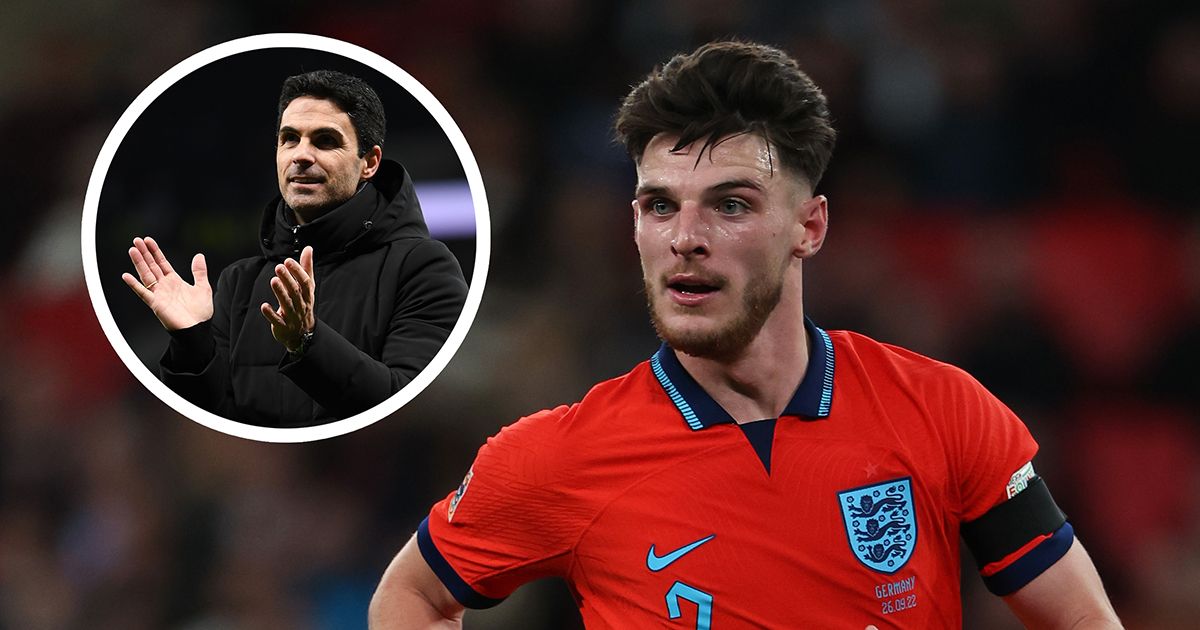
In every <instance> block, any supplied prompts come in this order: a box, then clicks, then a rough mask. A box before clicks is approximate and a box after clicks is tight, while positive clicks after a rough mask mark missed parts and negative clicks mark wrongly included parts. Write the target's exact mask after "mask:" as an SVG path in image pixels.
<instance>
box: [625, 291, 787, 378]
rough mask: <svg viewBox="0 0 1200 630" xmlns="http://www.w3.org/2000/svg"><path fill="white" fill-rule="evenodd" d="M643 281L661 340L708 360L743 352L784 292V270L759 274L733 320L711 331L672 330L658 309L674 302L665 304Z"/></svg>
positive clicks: (686, 352) (651, 317)
mask: <svg viewBox="0 0 1200 630" xmlns="http://www.w3.org/2000/svg"><path fill="white" fill-rule="evenodd" d="M643 282H644V284H645V289H646V299H647V303H648V308H649V310H650V323H651V324H653V325H654V331H655V332H656V333H658V337H659V339H662V340H663V341H665V342H666V343H667V345H669V346H671V347H672V348H674V349H676V350H678V351H680V352H683V353H684V354H689V355H691V356H694V357H700V358H705V359H717V360H730V359H734V358H736V357H737V356H738V355H740V354H741V353H742V351H743V350H745V349H746V346H748V345H750V342H751V341H753V340H754V338H755V337H756V336H758V333H759V331H760V330H762V327H763V325H764V324H766V323H767V318H768V317H770V315H771V313H772V312H774V310H775V307H776V306H777V305H778V304H779V300H780V298H781V297H782V295H783V273H782V271H781V272H780V273H779V275H778V276H776V277H775V278H771V277H769V276H768V275H766V274H763V275H757V276H754V277H752V278H751V279H750V281H749V282H748V283H747V285H746V291H745V293H744V294H743V295H742V308H741V310H740V311H739V312H738V313H737V314H736V315H735V316H734V318H733V321H730V322H727V323H725V324H724V325H718V326H717V327H716V328H714V329H712V330H705V331H683V330H672V329H671V327H670V326H668V325H667V324H666V322H665V321H664V318H663V317H662V316H661V314H660V312H659V307H660V304H661V306H662V307H663V308H671V305H670V304H663V302H665V301H666V300H664V299H663V297H662V293H661V292H659V291H655V290H654V288H653V287H652V286H651V283H650V281H649V280H648V279H645V278H643Z"/></svg>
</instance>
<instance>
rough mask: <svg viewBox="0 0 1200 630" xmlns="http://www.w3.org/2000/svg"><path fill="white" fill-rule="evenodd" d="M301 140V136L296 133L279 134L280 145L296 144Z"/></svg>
mask: <svg viewBox="0 0 1200 630" xmlns="http://www.w3.org/2000/svg"><path fill="white" fill-rule="evenodd" d="M299 140H300V138H299V136H297V135H296V134H294V133H281V134H279V146H281V147H282V146H290V145H294V144H296V143H297V142H298V141H299Z"/></svg>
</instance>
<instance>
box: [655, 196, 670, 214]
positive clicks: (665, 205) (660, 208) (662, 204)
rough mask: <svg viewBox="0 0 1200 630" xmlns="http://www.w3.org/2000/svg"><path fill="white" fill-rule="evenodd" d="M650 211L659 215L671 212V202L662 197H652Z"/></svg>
mask: <svg viewBox="0 0 1200 630" xmlns="http://www.w3.org/2000/svg"><path fill="white" fill-rule="evenodd" d="M650 212H652V213H654V214H657V215H659V216H663V215H666V214H670V213H671V203H670V202H668V201H667V200H666V199H661V198H660V199H652V200H650Z"/></svg>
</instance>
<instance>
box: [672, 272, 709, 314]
mask: <svg viewBox="0 0 1200 630" xmlns="http://www.w3.org/2000/svg"><path fill="white" fill-rule="evenodd" d="M721 284H722V281H721V280H719V279H716V278H704V277H700V276H693V275H690V274H675V275H672V276H670V277H668V278H667V282H666V287H667V294H668V295H669V296H670V297H671V301H673V302H675V303H676V304H679V305H680V306H699V305H701V304H703V303H705V302H707V301H708V300H709V299H710V298H712V296H714V295H716V294H717V292H719V291H720V290H721Z"/></svg>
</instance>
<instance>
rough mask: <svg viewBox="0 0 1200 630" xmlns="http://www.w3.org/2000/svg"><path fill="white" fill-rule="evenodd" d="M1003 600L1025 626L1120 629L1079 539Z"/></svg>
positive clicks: (1098, 576)
mask: <svg viewBox="0 0 1200 630" xmlns="http://www.w3.org/2000/svg"><path fill="white" fill-rule="evenodd" d="M1004 601H1005V603H1007V604H1008V606H1009V607H1010V608H1012V610H1013V612H1014V613H1016V615H1017V618H1019V619H1020V620H1021V623H1023V624H1025V627H1027V628H1034V629H1039V628H1071V629H1077V630H1092V629H1096V630H1100V629H1108V628H1121V621H1120V620H1119V619H1117V613H1116V611H1114V610H1113V607H1112V604H1111V603H1109V601H1108V595H1106V594H1105V592H1104V585H1103V584H1101V583H1100V575H1099V574H1098V573H1096V567H1095V565H1093V564H1092V559H1091V557H1089V556H1088V553H1087V550H1085V549H1084V548H1083V545H1081V544H1079V540H1078V539H1076V540H1075V541H1074V543H1072V544H1071V548H1070V550H1068V551H1067V553H1066V555H1064V556H1063V557H1062V558H1061V559H1059V561H1058V562H1056V563H1054V564H1053V565H1052V566H1051V567H1050V568H1048V569H1046V571H1045V572H1043V573H1042V574H1041V575H1039V576H1038V577H1036V578H1034V579H1033V581H1031V582H1030V583H1028V584H1026V585H1025V586H1024V587H1022V588H1021V589H1020V590H1018V591H1016V592H1015V593H1012V594H1011V595H1008V596H1006V597H1005V598H1004Z"/></svg>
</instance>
